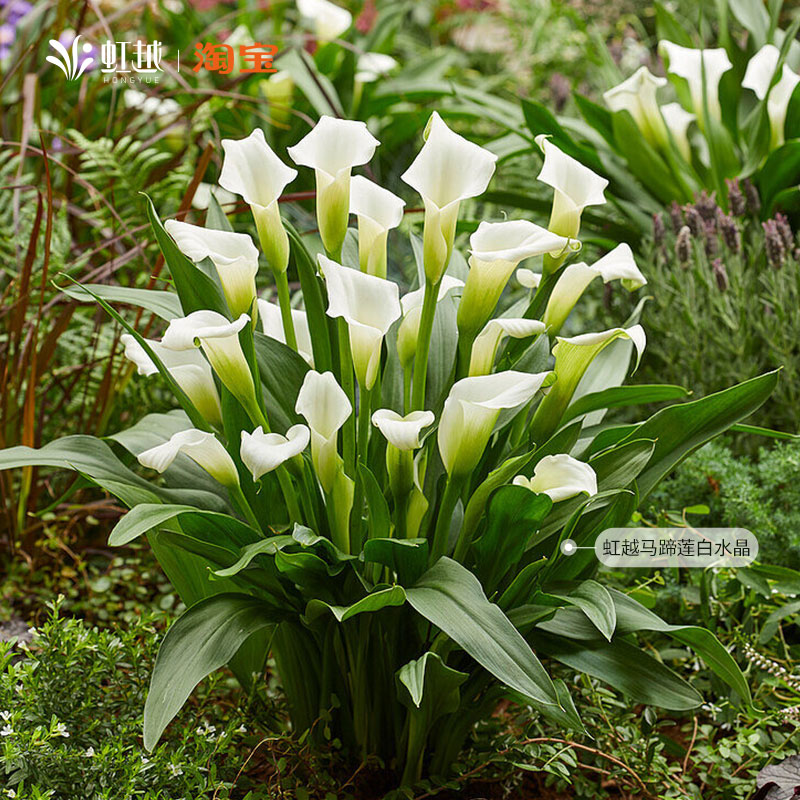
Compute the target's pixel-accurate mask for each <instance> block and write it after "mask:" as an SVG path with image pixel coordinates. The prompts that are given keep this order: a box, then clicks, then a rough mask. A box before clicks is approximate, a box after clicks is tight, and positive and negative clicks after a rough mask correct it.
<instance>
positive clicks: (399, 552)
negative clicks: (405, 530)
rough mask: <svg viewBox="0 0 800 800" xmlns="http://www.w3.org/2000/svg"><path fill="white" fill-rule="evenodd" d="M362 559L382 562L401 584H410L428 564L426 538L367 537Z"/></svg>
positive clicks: (377, 562) (376, 562)
mask: <svg viewBox="0 0 800 800" xmlns="http://www.w3.org/2000/svg"><path fill="white" fill-rule="evenodd" d="M364 560H365V561H369V562H373V563H375V564H383V566H385V567H388V568H389V569H390V570H392V571H393V572H394V573H395V574H396V575H397V578H398V580H399V581H400V583H401V584H403V586H411V585H412V584H413V583H414V582H415V581H416V580H417V579H418V578H419V577H420V575H422V573H423V572H425V569H426V567H427V566H428V540H427V539H368V540H367V541H366V542H364Z"/></svg>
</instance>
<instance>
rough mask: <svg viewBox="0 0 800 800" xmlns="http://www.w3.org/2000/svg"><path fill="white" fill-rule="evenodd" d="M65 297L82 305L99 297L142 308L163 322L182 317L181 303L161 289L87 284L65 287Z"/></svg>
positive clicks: (63, 290) (171, 294)
mask: <svg viewBox="0 0 800 800" xmlns="http://www.w3.org/2000/svg"><path fill="white" fill-rule="evenodd" d="M61 291H62V292H64V294H65V295H67V296H68V297H71V298H72V299H73V300H79V301H80V302H82V303H94V302H95V298H97V297H101V298H102V299H103V300H106V301H107V302H109V303H121V304H123V305H129V306H134V307H135V308H143V309H144V310H145V311H151V312H152V313H153V314H155V315H156V316H158V317H161V319H163V320H167V321H169V320H171V319H175V318H176V317H182V316H183V311H182V309H181V301H180V300H179V299H178V295H176V294H174V293H173V292H165V291H162V290H161V289H134V288H132V287H130V286H116V285H114V284H106V283H87V284H85V285H77V286H65V287H62V289H61Z"/></svg>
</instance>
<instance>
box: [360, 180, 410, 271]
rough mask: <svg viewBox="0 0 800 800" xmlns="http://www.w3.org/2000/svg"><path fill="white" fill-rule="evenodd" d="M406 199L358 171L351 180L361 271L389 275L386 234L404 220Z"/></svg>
mask: <svg viewBox="0 0 800 800" xmlns="http://www.w3.org/2000/svg"><path fill="white" fill-rule="evenodd" d="M404 205H405V203H404V202H403V201H402V200H401V199H400V198H399V197H398V196H397V195H394V194H392V193H391V192H390V191H388V190H387V189H384V188H383V187H382V186H378V184H377V183H373V182H372V181H369V180H367V179H366V178H363V177H361V175H356V176H355V177H354V178H353V179H352V180H351V182H350V213H351V214H355V215H356V218H357V219H358V260H359V263H360V265H361V271H362V272H366V273H368V274H369V275H376V276H377V277H379V278H385V277H386V236H387V234H388V233H389V229H390V228H396V227H397V226H398V225H399V224H400V223H401V222H402V220H403V206H404Z"/></svg>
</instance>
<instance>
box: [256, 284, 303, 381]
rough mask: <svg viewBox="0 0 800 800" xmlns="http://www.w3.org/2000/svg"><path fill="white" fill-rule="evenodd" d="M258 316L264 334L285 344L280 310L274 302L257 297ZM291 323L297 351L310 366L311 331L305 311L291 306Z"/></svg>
mask: <svg viewBox="0 0 800 800" xmlns="http://www.w3.org/2000/svg"><path fill="white" fill-rule="evenodd" d="M258 318H259V319H260V320H261V329H262V331H263V332H264V335H265V336H269V337H270V339H277V340H278V341H279V342H281V343H283V344H286V333H285V331H284V330H283V319H282V318H281V310H280V308H279V307H278V306H277V305H275V303H270V302H269V301H268V300H264V299H262V298H260V297H259V298H258ZM292 323H293V324H294V332H295V336H296V338H297V352H298V353H299V354H300V355H301V356H302V357H303V360H304V361H305V362H306V363H307V364H308V365H309V366H310V367H313V366H314V348H313V346H312V345H311V331H310V330H309V328H308V317H307V316H306V312H305V311H302V310H300V309H299V308H293V309H292Z"/></svg>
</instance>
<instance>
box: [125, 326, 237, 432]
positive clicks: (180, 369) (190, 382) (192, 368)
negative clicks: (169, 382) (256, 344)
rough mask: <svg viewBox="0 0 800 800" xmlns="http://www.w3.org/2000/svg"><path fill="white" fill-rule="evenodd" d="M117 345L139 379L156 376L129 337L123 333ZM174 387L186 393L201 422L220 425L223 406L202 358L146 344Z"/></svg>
mask: <svg viewBox="0 0 800 800" xmlns="http://www.w3.org/2000/svg"><path fill="white" fill-rule="evenodd" d="M120 341H121V342H122V344H123V345H125V357H126V358H127V359H129V360H130V361H132V362H133V363H134V364H136V368H137V372H138V373H139V375H155V374H156V373H157V372H158V368H157V367H156V365H155V364H154V363H153V361H152V360H151V358H150V356H148V355H147V353H146V352H145V350H144V348H143V347H142V346H141V345H140V344H139V342H137V341H136V339H135V338H134V337H133V336H131V335H130V334H129V333H123V334H122V336H121V337H120ZM145 341H146V342H147V344H148V345H149V346H150V348H151V349H152V350H153V352H154V353H155V354H156V356H157V357H158V358H159V359H160V360H161V363H162V364H163V365H164V366H165V367H166V369H167V372H169V374H170V375H171V376H172V377H173V378H174V379H175V383H177V384H178V386H180V387H181V389H183V391H184V392H186V395H187V396H188V398H189V399H190V400H191V401H192V403H193V404H194V407H195V408H196V409H197V410H198V411H199V412H200V414H201V416H202V417H203V419H205V420H207V421H208V422H210V423H211V424H212V425H216V426H219V425H221V424H222V406H221V405H220V400H219V393H218V392H217V386H216V384H215V383H214V374H213V373H212V372H211V367H210V366H209V363H208V361H206V360H205V358H203V354H202V353H201V352H199V351H198V350H195V349H194V348H193V349H192V350H170V349H169V348H168V347H164V345H162V344H161V343H160V342H156V341H154V340H152V339H146V340H145Z"/></svg>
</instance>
